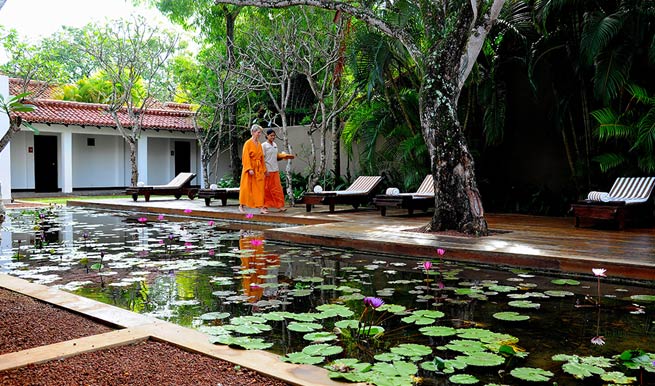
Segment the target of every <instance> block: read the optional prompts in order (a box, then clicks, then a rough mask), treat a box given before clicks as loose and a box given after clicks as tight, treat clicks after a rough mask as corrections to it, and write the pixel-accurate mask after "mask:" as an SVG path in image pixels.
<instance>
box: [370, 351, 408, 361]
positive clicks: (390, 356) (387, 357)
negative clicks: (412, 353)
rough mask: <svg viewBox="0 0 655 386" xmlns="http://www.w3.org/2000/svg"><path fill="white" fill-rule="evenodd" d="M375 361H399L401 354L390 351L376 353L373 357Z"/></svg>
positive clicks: (401, 358) (401, 357)
mask: <svg viewBox="0 0 655 386" xmlns="http://www.w3.org/2000/svg"><path fill="white" fill-rule="evenodd" d="M374 359H375V360H376V361H380V362H393V361H401V360H403V356H402V355H398V354H394V353H390V352H385V353H382V354H378V355H376V356H375V357H374Z"/></svg>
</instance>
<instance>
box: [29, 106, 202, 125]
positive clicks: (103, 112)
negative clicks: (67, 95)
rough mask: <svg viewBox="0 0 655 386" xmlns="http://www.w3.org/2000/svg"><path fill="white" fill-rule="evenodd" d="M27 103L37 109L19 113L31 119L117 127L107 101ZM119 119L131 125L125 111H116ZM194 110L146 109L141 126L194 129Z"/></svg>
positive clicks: (43, 121) (41, 121) (124, 123)
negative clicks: (104, 102)
mask: <svg viewBox="0 0 655 386" xmlns="http://www.w3.org/2000/svg"><path fill="white" fill-rule="evenodd" d="M26 103H29V104H32V105H34V106H36V107H37V108H36V110H34V111H32V112H29V113H20V114H18V115H20V116H21V117H22V118H23V119H24V120H26V121H27V122H30V123H51V124H63V125H79V126H99V127H116V124H115V123H114V119H113V118H112V117H111V115H109V113H108V112H107V107H108V106H107V105H104V104H97V103H81V102H71V101H61V100H52V99H34V100H29V101H26ZM119 115H120V117H121V123H122V124H123V125H124V126H125V127H129V126H130V121H129V119H128V117H127V112H126V111H125V110H124V109H123V110H121V111H120V112H119ZM192 116H193V112H191V110H190V109H187V110H186V111H184V110H181V109H179V108H176V109H175V110H169V109H165V110H164V109H148V110H146V113H145V116H144V117H143V122H142V128H143V129H165V130H174V131H193V118H192Z"/></svg>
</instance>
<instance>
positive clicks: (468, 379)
mask: <svg viewBox="0 0 655 386" xmlns="http://www.w3.org/2000/svg"><path fill="white" fill-rule="evenodd" d="M448 380H449V381H450V382H452V383H455V384H458V385H474V384H476V383H478V382H480V380H479V379H477V378H476V377H474V376H473V375H470V374H455V375H451V376H450V378H448Z"/></svg>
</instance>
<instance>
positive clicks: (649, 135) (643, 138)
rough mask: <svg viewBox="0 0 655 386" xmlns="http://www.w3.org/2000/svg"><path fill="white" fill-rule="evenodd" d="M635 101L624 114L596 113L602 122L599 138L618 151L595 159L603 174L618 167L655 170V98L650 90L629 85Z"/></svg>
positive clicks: (606, 111) (615, 111) (647, 170)
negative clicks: (650, 93)
mask: <svg viewBox="0 0 655 386" xmlns="http://www.w3.org/2000/svg"><path fill="white" fill-rule="evenodd" d="M627 90H628V92H629V93H630V95H631V99H630V100H629V101H628V102H627V103H626V104H625V107H624V108H623V110H622V111H617V110H615V109H613V108H610V107H606V108H603V109H599V110H596V111H594V112H592V116H593V117H594V119H596V121H597V122H598V124H599V126H598V130H597V136H598V139H599V140H600V141H602V142H604V143H611V144H613V146H612V148H613V149H616V150H618V151H616V150H615V151H611V150H610V151H607V152H605V153H602V154H600V155H598V156H597V157H595V158H594V160H595V161H596V162H598V164H599V166H600V169H601V171H603V172H606V171H609V170H612V169H616V168H618V167H622V166H625V167H626V168H633V169H637V168H638V169H639V170H641V171H644V172H646V173H652V172H653V171H655V98H654V97H652V96H650V95H649V93H648V92H647V91H646V89H644V88H642V87H640V86H637V85H628V87H627Z"/></svg>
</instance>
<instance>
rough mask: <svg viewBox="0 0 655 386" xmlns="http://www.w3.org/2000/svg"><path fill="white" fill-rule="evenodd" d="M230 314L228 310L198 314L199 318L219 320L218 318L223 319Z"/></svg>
mask: <svg viewBox="0 0 655 386" xmlns="http://www.w3.org/2000/svg"><path fill="white" fill-rule="evenodd" d="M229 316H230V313H229V312H208V313H206V314H202V315H200V319H201V320H205V321H208V320H220V319H225V318H228V317H229Z"/></svg>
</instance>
